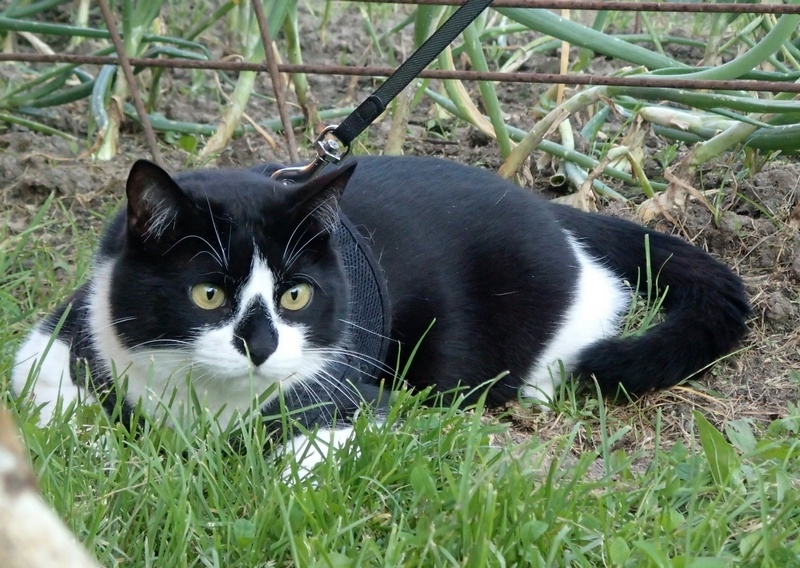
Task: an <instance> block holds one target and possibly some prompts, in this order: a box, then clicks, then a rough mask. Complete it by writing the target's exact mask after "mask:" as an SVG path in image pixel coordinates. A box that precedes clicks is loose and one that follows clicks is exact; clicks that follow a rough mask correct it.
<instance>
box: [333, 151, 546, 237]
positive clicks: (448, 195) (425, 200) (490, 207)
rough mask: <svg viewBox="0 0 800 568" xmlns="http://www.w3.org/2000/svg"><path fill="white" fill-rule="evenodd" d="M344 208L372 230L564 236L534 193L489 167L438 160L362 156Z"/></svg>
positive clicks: (488, 235)
mask: <svg viewBox="0 0 800 568" xmlns="http://www.w3.org/2000/svg"><path fill="white" fill-rule="evenodd" d="M341 207H342V210H343V211H344V213H345V214H346V215H347V216H348V217H349V218H350V219H351V220H352V221H353V222H355V223H357V224H358V223H361V224H363V225H365V226H366V227H367V228H369V229H370V230H371V229H373V228H375V229H380V228H386V229H392V230H395V231H397V230H403V231H404V232H409V231H412V232H414V233H416V234H418V235H428V234H430V235H437V236H441V235H442V232H443V231H447V232H454V233H455V234H458V235H462V236H464V237H465V238H466V237H469V236H475V237H477V238H481V239H485V238H491V237H492V236H494V235H496V234H503V235H505V237H506V238H509V237H513V233H515V232H518V231H525V232H528V231H529V230H530V227H537V232H541V233H542V234H543V235H545V236H546V235H548V234H552V235H553V236H555V235H557V234H558V235H560V230H559V229H558V227H557V225H556V223H555V222H554V219H553V218H552V216H551V214H550V211H549V210H548V208H547V205H546V203H545V202H544V201H543V200H541V199H539V198H537V197H535V196H534V195H533V194H531V193H530V192H529V191H527V190H525V189H522V188H520V187H517V186H515V185H514V184H512V183H509V182H508V181H506V180H503V179H501V178H500V177H498V176H497V175H496V174H494V173H492V172H490V171H487V170H483V169H481V168H476V167H470V166H465V165H462V164H458V163H455V162H451V161H448V160H442V159H439V158H427V157H411V156H403V157H388V156H375V157H359V158H358V166H357V167H356V170H355V173H354V174H353V177H352V178H351V180H350V182H349V183H348V185H347V189H346V190H345V192H344V195H343V197H342V200H341ZM515 223H517V224H515ZM519 223H522V224H524V226H519Z"/></svg>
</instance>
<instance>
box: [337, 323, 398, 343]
mask: <svg viewBox="0 0 800 568" xmlns="http://www.w3.org/2000/svg"><path fill="white" fill-rule="evenodd" d="M339 321H340V322H342V323H344V324H347V325H350V326H353V327H355V328H357V329H360V330H361V331H366V332H367V333H370V334H372V335H377V336H378V337H380V338H381V339H388V340H390V341H391V340H392V337H391V336H390V335H383V334H382V333H378V332H377V331H373V330H371V329H367V328H366V327H363V326H360V325H358V324H357V323H355V322H352V321H350V320H345V319H340V320H339Z"/></svg>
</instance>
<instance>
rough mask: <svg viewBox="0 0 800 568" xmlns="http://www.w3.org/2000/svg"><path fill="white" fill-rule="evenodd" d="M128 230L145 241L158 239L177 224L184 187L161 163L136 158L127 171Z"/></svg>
mask: <svg viewBox="0 0 800 568" xmlns="http://www.w3.org/2000/svg"><path fill="white" fill-rule="evenodd" d="M125 191H126V193H127V196H128V234H129V235H130V236H133V237H135V238H137V239H138V240H140V241H142V242H144V241H147V240H149V239H154V240H158V239H159V238H160V237H161V236H162V235H163V234H164V232H165V231H166V230H167V229H169V228H170V227H172V226H174V224H175V221H176V219H177V218H178V213H179V212H180V209H181V204H182V203H183V201H184V200H185V197H184V195H183V191H181V188H180V187H179V186H178V184H177V183H175V181H174V180H173V179H172V178H171V177H170V175H169V174H168V173H167V172H166V171H164V170H163V169H162V168H161V167H160V166H158V165H156V164H154V163H153V162H149V161H147V160H137V161H136V163H135V164H133V167H132V168H131V172H130V174H128V183H127V185H126V189H125Z"/></svg>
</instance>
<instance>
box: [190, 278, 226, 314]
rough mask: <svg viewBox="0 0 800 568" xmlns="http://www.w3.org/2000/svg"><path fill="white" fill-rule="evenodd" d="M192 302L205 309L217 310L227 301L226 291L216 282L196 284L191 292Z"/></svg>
mask: <svg viewBox="0 0 800 568" xmlns="http://www.w3.org/2000/svg"><path fill="white" fill-rule="evenodd" d="M189 296H191V298H192V302H194V303H195V305H196V306H198V307H200V308H203V309H204V310H216V309H217V308H219V307H220V306H221V305H222V304H224V303H225V292H224V291H223V290H222V288H220V287H219V286H215V285H214V284H207V283H201V284H195V285H194V286H192V289H191V291H190V293H189Z"/></svg>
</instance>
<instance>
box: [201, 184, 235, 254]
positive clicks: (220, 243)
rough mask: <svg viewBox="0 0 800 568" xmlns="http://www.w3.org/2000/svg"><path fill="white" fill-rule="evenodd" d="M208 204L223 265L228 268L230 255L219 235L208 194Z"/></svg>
mask: <svg viewBox="0 0 800 568" xmlns="http://www.w3.org/2000/svg"><path fill="white" fill-rule="evenodd" d="M206 206H207V207H208V216H209V217H211V226H212V227H213V228H214V236H216V237H217V243H218V244H219V251H220V256H221V257H222V262H223V264H222V266H223V267H224V268H225V269H226V270H227V268H228V256H227V254H226V253H225V247H224V246H222V239H221V238H220V236H219V229H217V222H216V220H215V219H214V213H213V212H212V211H211V203H210V202H209V201H208V196H206ZM229 238H230V234H229Z"/></svg>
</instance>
